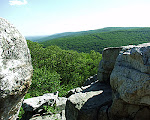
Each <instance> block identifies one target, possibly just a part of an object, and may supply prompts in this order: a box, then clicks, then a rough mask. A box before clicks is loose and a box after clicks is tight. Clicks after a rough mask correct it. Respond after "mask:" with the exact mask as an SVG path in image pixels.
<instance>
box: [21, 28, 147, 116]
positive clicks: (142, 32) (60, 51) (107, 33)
mask: <svg viewBox="0 0 150 120" xmlns="http://www.w3.org/2000/svg"><path fill="white" fill-rule="evenodd" d="M36 38H37V37H34V39H36ZM52 38H55V39H49V38H48V37H47V36H46V38H42V39H44V42H40V41H42V39H39V41H38V39H37V42H39V43H37V42H32V41H30V40H27V44H28V47H29V49H30V53H31V58H32V66H33V77H32V84H31V86H30V88H29V90H28V92H27V94H26V95H25V99H27V98H31V97H35V96H40V95H43V94H45V93H53V92H56V91H59V96H60V97H62V96H65V95H66V94H67V93H68V91H69V90H71V89H73V88H76V87H80V86H82V85H83V83H84V82H85V81H86V79H87V78H89V77H90V76H93V75H95V74H97V70H98V64H99V62H100V61H101V59H102V54H101V53H102V50H103V49H104V48H105V47H119V46H124V45H129V44H134V45H137V44H140V43H144V42H150V28H121V27H120V28H104V29H99V30H91V31H83V32H77V33H62V34H59V35H54V36H52ZM23 114H24V110H23V108H22V107H21V110H20V113H19V119H21V118H22V115H23Z"/></svg>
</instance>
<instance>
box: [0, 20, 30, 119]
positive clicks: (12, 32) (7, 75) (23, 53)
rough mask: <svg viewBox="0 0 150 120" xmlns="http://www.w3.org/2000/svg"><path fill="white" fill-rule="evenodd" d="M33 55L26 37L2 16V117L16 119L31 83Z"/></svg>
mask: <svg viewBox="0 0 150 120" xmlns="http://www.w3.org/2000/svg"><path fill="white" fill-rule="evenodd" d="M31 76H32V65H31V56H30V52H29V49H28V46H27V43H26V40H25V38H24V37H23V36H22V35H21V34H20V32H19V31H18V30H17V29H16V28H15V27H14V26H13V25H12V24H10V23H9V22H8V21H7V20H5V19H3V18H0V119H1V120H15V119H16V118H17V116H18V113H19V110H20V107H21V104H22V101H23V98H24V96H25V94H26V92H27V90H28V88H29V86H30V84H31Z"/></svg>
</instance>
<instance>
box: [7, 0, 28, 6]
mask: <svg viewBox="0 0 150 120" xmlns="http://www.w3.org/2000/svg"><path fill="white" fill-rule="evenodd" d="M27 3H28V2H27V0H23V1H18V0H12V1H9V4H10V5H26V4H27Z"/></svg>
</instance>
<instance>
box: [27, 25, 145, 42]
mask: <svg viewBox="0 0 150 120" xmlns="http://www.w3.org/2000/svg"><path fill="white" fill-rule="evenodd" d="M139 28H140V29H142V28H144V27H106V28H102V29H96V30H88V31H79V32H64V33H57V34H53V35H43V36H25V38H26V39H27V40H31V41H33V42H45V41H48V40H52V39H57V38H62V37H73V36H79V35H87V34H92V33H101V32H111V31H118V30H135V29H139Z"/></svg>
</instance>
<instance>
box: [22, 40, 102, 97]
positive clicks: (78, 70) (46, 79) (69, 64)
mask: <svg viewBox="0 0 150 120" xmlns="http://www.w3.org/2000/svg"><path fill="white" fill-rule="evenodd" d="M27 43H28V47H29V49H30V53H31V58H32V65H33V68H34V72H33V77H32V84H31V87H30V89H29V91H28V93H27V95H26V96H25V98H30V97H33V96H39V95H43V94H44V93H51V92H56V91H59V95H60V96H64V95H66V93H67V91H68V90H70V89H72V88H75V87H78V86H81V85H82V84H83V82H84V81H85V80H86V79H87V78H88V77H90V76H91V75H94V74H96V73H97V67H98V64H99V61H100V60H101V54H100V53H98V52H95V51H94V50H92V51H91V52H90V53H83V52H82V53H78V52H77V51H73V50H62V49H61V48H59V47H58V46H48V47H46V48H43V46H42V45H41V44H39V43H35V42H31V41H27Z"/></svg>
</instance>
